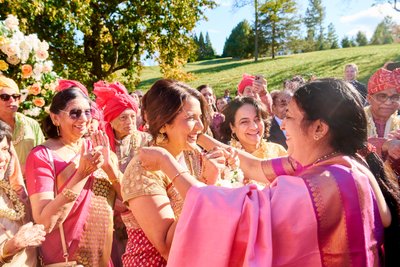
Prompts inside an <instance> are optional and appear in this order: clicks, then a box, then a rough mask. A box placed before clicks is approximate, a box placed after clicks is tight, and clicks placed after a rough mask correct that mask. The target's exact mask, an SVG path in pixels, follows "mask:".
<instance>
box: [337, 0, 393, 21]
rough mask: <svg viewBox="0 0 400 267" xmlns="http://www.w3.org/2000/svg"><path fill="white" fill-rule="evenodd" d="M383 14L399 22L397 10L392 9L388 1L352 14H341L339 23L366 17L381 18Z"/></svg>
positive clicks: (365, 18)
mask: <svg viewBox="0 0 400 267" xmlns="http://www.w3.org/2000/svg"><path fill="white" fill-rule="evenodd" d="M385 16H391V17H392V18H393V20H394V21H397V22H400V16H399V12H397V11H396V10H394V9H393V6H392V5H391V4H389V3H386V4H380V5H376V6H373V7H370V8H368V9H366V10H361V11H360V12H358V13H355V14H352V15H348V16H342V17H340V19H339V20H340V22H341V23H356V22H358V21H361V20H368V19H379V20H382V19H383V18H384V17H385Z"/></svg>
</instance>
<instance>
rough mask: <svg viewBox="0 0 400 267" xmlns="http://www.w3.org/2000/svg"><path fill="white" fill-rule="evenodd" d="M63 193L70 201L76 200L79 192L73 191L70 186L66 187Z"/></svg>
mask: <svg viewBox="0 0 400 267" xmlns="http://www.w3.org/2000/svg"><path fill="white" fill-rule="evenodd" d="M61 194H62V195H63V196H64V197H65V198H66V199H68V200H69V201H75V200H76V199H77V198H78V193H76V192H74V191H72V190H71V189H69V188H64V189H63V191H62V192H61Z"/></svg>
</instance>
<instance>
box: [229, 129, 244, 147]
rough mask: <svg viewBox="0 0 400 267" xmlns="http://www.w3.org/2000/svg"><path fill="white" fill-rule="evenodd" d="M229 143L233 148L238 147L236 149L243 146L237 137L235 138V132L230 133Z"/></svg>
mask: <svg viewBox="0 0 400 267" xmlns="http://www.w3.org/2000/svg"><path fill="white" fill-rule="evenodd" d="M230 145H231V146H232V147H234V148H238V149H242V148H243V146H242V144H241V143H240V142H239V139H238V138H237V136H236V134H235V133H233V132H232V133H231V142H230Z"/></svg>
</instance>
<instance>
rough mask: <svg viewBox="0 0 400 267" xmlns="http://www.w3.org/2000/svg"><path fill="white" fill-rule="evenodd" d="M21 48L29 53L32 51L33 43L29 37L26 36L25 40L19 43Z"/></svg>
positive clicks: (22, 51)
mask: <svg viewBox="0 0 400 267" xmlns="http://www.w3.org/2000/svg"><path fill="white" fill-rule="evenodd" d="M19 48H20V49H21V53H28V54H29V53H30V52H31V51H32V45H31V44H30V43H29V41H28V39H27V38H24V40H22V41H21V42H20V43H19Z"/></svg>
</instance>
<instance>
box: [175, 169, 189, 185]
mask: <svg viewBox="0 0 400 267" xmlns="http://www.w3.org/2000/svg"><path fill="white" fill-rule="evenodd" d="M186 172H187V173H189V171H188V170H185V171H181V172H178V173H177V174H175V176H174V177H172V179H171V184H172V183H173V182H174V181H175V179H176V178H178V176H181V175H182V174H184V173H186Z"/></svg>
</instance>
